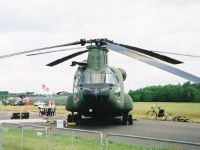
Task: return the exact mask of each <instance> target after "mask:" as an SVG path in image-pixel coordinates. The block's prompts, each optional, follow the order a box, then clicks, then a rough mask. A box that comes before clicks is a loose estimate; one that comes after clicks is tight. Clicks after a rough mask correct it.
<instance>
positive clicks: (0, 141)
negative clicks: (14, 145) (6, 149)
mask: <svg viewBox="0 0 200 150" xmlns="http://www.w3.org/2000/svg"><path fill="white" fill-rule="evenodd" d="M0 129H1V135H0V149H1V150H3V129H2V125H1V124H0Z"/></svg>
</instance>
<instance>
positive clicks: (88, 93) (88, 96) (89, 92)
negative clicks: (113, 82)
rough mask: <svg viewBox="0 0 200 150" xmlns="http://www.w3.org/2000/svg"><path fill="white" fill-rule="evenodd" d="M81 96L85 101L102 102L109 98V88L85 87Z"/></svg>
mask: <svg viewBox="0 0 200 150" xmlns="http://www.w3.org/2000/svg"><path fill="white" fill-rule="evenodd" d="M83 97H84V99H85V100H86V101H87V102H95V101H98V102H104V101H107V100H108V98H109V89H102V88H100V89H99V88H93V89H85V90H84V91H83Z"/></svg>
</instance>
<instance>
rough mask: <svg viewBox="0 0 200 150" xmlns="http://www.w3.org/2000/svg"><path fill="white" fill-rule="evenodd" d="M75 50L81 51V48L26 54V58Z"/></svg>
mask: <svg viewBox="0 0 200 150" xmlns="http://www.w3.org/2000/svg"><path fill="white" fill-rule="evenodd" d="M76 49H83V47H74V48H67V49H60V50H54V51H48V52H41V53H33V54H28V55H26V56H36V55H42V54H49V53H56V52H63V51H67V50H76Z"/></svg>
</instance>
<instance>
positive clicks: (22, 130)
mask: <svg viewBox="0 0 200 150" xmlns="http://www.w3.org/2000/svg"><path fill="white" fill-rule="evenodd" d="M23 134H24V126H23V125H21V145H20V150H23Z"/></svg>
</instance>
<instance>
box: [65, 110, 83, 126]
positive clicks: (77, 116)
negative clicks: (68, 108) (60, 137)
mask: <svg viewBox="0 0 200 150" xmlns="http://www.w3.org/2000/svg"><path fill="white" fill-rule="evenodd" d="M81 119H82V115H81V114H79V113H78V114H74V112H72V114H69V115H68V122H75V123H76V124H78V121H79V120H81Z"/></svg>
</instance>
